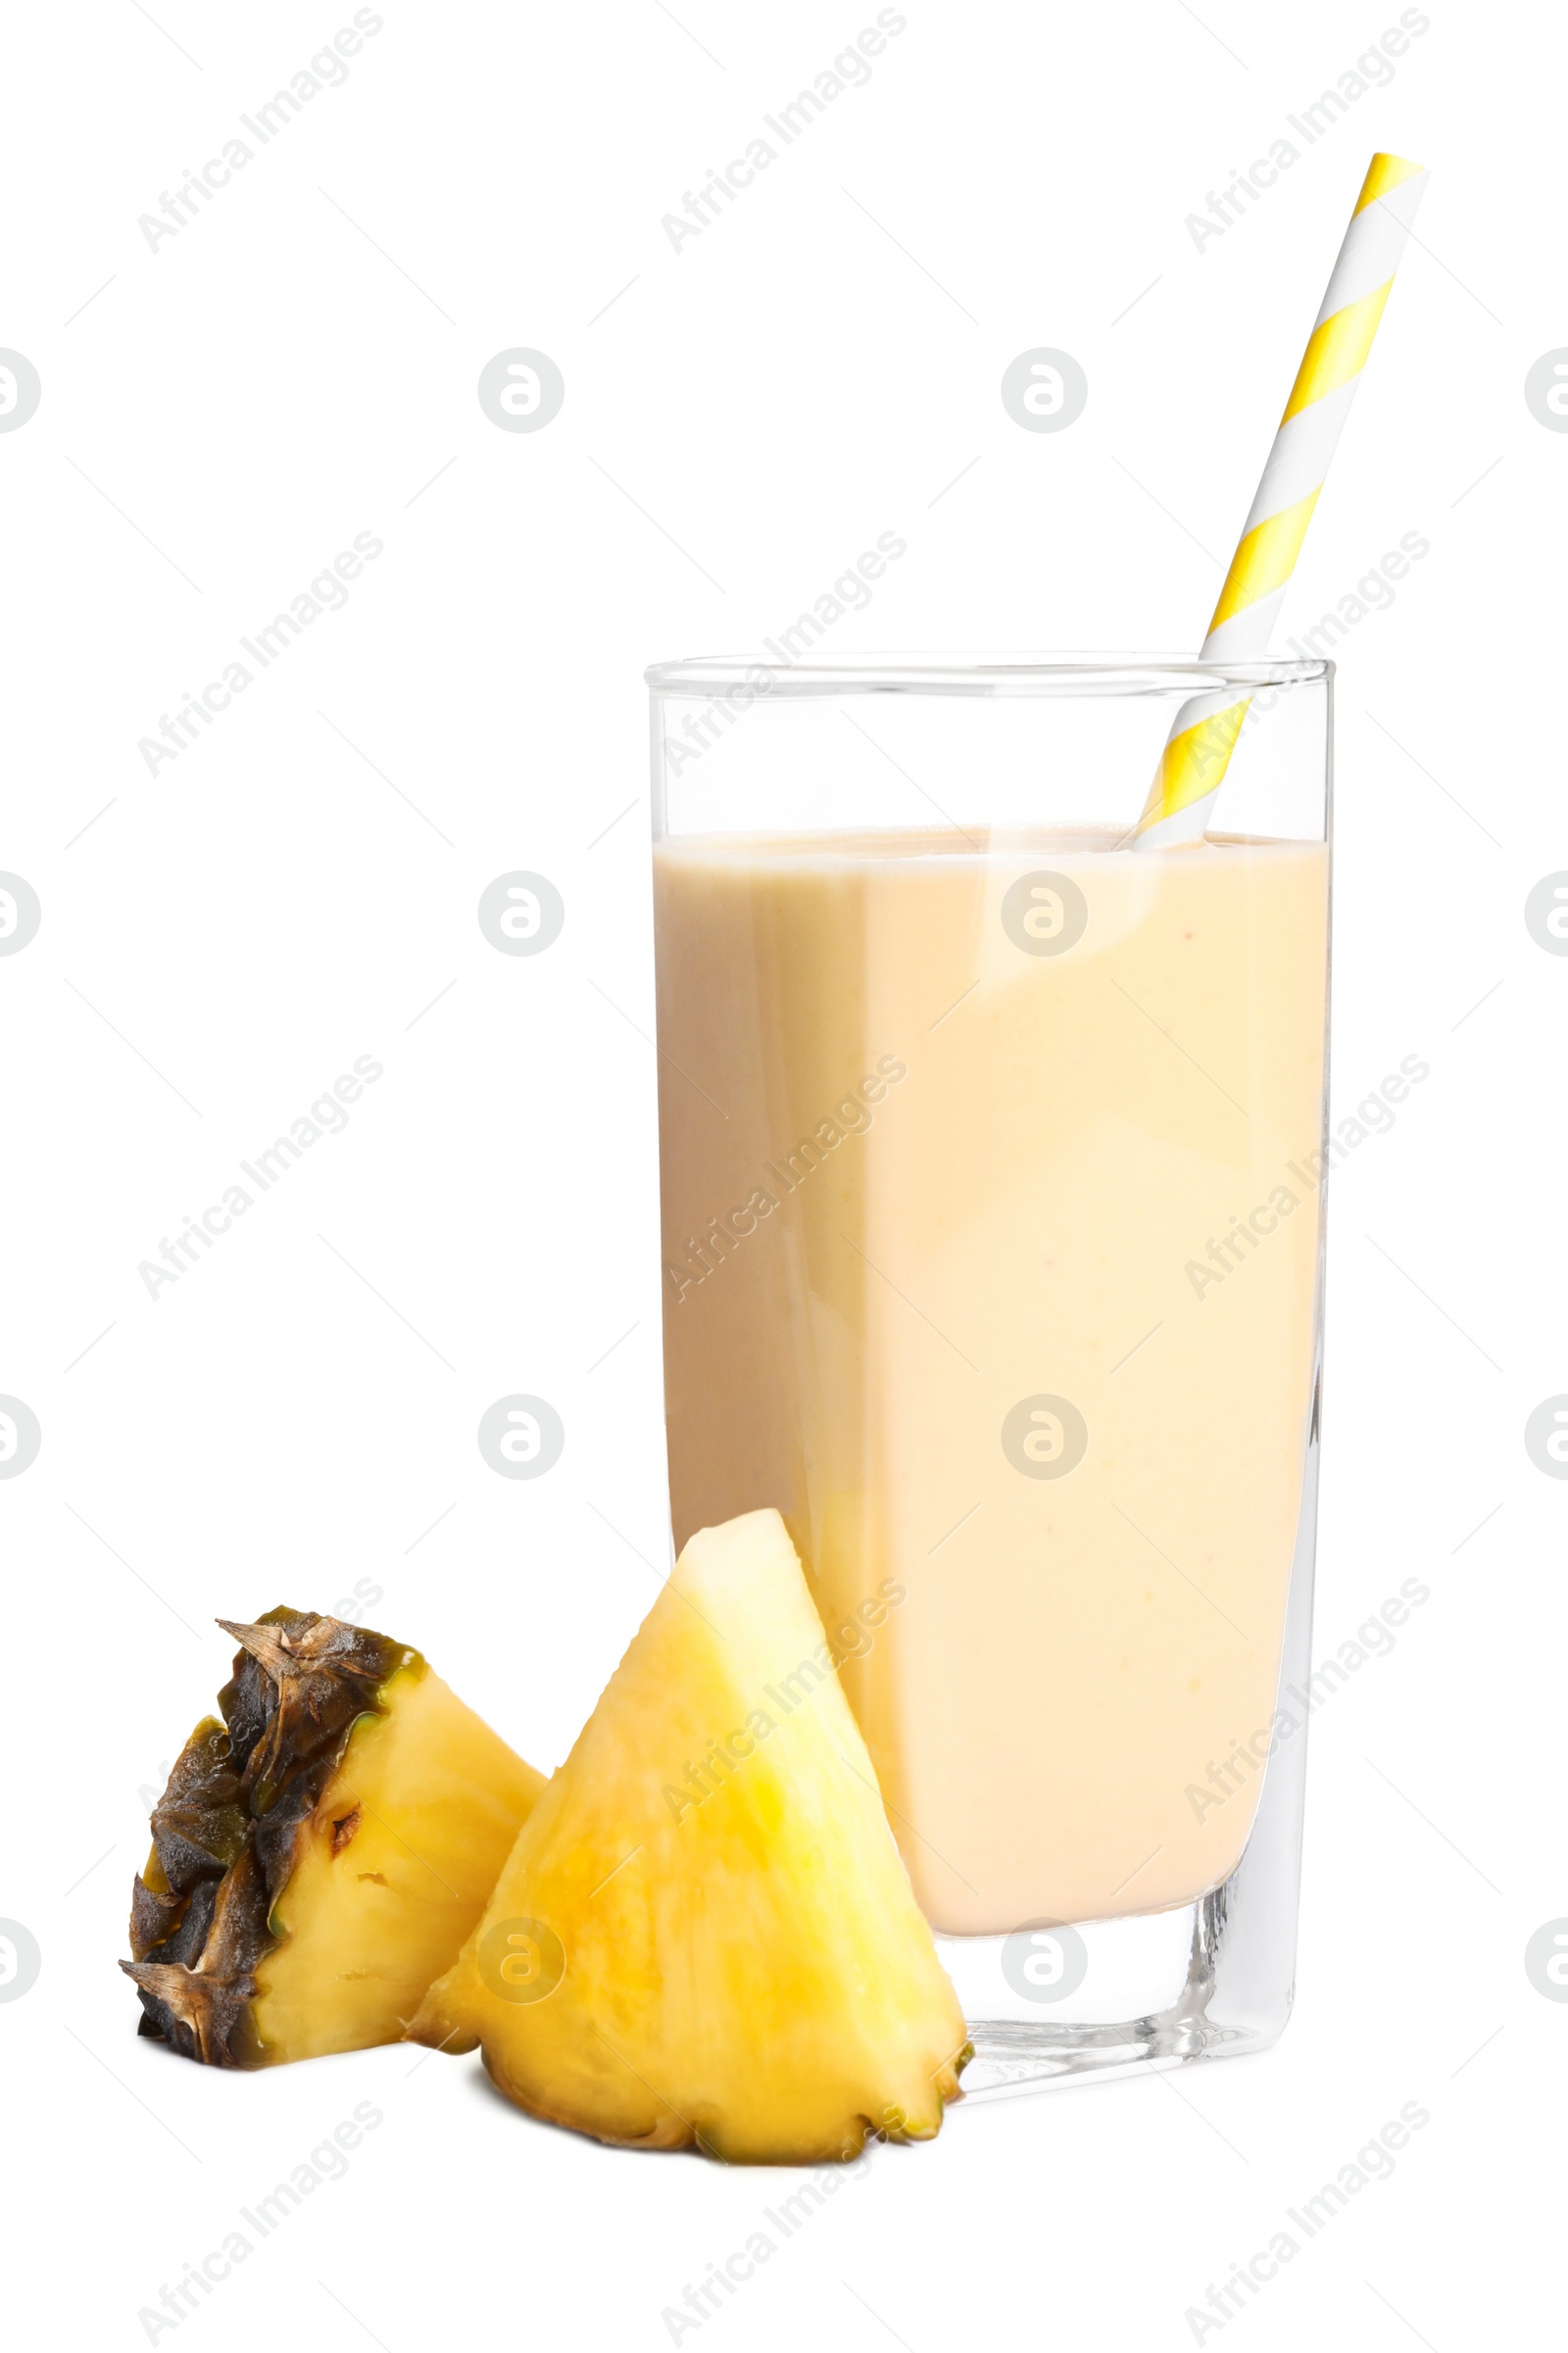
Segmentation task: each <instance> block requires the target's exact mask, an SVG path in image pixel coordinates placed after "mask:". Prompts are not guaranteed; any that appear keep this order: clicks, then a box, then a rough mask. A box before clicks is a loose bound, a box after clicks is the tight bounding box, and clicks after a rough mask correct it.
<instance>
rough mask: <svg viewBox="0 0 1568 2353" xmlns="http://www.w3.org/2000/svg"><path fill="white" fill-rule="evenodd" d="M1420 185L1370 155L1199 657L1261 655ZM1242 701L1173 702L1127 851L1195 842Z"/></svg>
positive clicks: (1395, 162)
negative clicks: (1162, 745) (1178, 707)
mask: <svg viewBox="0 0 1568 2353" xmlns="http://www.w3.org/2000/svg"><path fill="white" fill-rule="evenodd" d="M1426 186H1427V173H1426V172H1425V170H1424V168H1423V167H1422V166H1421V165H1420V164H1407V163H1406V162H1405V161H1404V160H1403V158H1402V157H1400V156H1397V155H1375V156H1374V157H1373V158H1372V163H1371V167H1370V169H1369V170H1368V172H1367V175H1366V178H1365V180H1364V181H1363V183H1362V187H1361V193H1360V195H1359V196H1358V197H1357V198H1356V201H1355V211H1354V212H1353V213H1352V214H1351V216H1350V225H1349V227H1348V229H1347V230H1346V232H1345V243H1344V244H1343V245H1342V246H1341V247H1340V258H1339V260H1338V261H1337V262H1336V263H1335V265H1334V274H1333V276H1332V277H1331V278H1330V279H1329V290H1328V292H1327V293H1326V294H1325V295H1324V297H1323V308H1322V309H1321V310H1320V311H1319V313H1318V315H1317V324H1316V325H1315V326H1314V327H1313V329H1312V333H1311V336H1310V337H1309V339H1308V342H1307V346H1306V351H1305V353H1304V355H1303V357H1302V360H1301V365H1300V367H1299V369H1298V370H1297V376H1296V382H1295V384H1294V385H1293V386H1292V388H1291V397H1290V399H1289V400H1288V401H1287V402H1286V404H1285V415H1284V416H1283V417H1281V418H1280V428H1279V431H1278V432H1277V433H1276V434H1275V436H1274V447H1273V448H1272V449H1271V450H1270V452H1269V457H1268V464H1267V465H1266V466H1264V468H1263V478H1262V480H1261V482H1259V484H1258V486H1257V496H1256V498H1255V499H1253V501H1252V511H1251V513H1250V515H1249V516H1248V518H1247V525H1246V528H1245V529H1244V530H1243V532H1242V536H1241V539H1240V541H1239V543H1238V545H1237V549H1236V553H1235V555H1234V556H1233V557H1232V558H1231V568H1230V570H1229V571H1228V572H1227V573H1226V575H1225V585H1224V587H1223V588H1222V589H1221V590H1220V592H1219V603H1218V604H1217V605H1216V606H1215V608H1214V617H1213V619H1212V620H1211V621H1210V622H1209V624H1208V635H1207V636H1206V637H1205V638H1204V640H1203V646H1202V652H1201V655H1200V656H1199V660H1200V661H1201V662H1258V661H1261V659H1262V658H1263V656H1264V655H1265V654H1266V653H1267V651H1268V641H1269V637H1270V635H1271V634H1272V631H1273V627H1274V619H1275V615H1276V614H1277V613H1278V612H1279V609H1280V606H1281V604H1282V603H1283V601H1284V598H1285V591H1286V589H1287V587H1288V586H1289V584H1290V577H1291V574H1292V572H1293V571H1294V570H1295V568H1296V559H1297V557H1298V556H1299V554H1300V552H1301V542H1302V540H1303V539H1304V538H1305V537H1306V526H1307V524H1308V523H1309V522H1310V521H1311V519H1312V510H1313V508H1314V507H1315V506H1316V505H1317V497H1318V492H1319V491H1320V490H1321V489H1322V487H1323V478H1324V476H1325V474H1326V473H1327V472H1328V469H1329V461H1330V459H1331V458H1332V457H1333V455H1334V451H1335V446H1336V444H1337V443H1338V441H1339V438H1340V434H1341V431H1342V430H1343V428H1344V425H1345V419H1346V417H1348V414H1349V409H1350V403H1351V401H1352V400H1353V399H1354V398H1355V388H1356V385H1357V384H1358V383H1359V382H1360V380H1361V370H1362V368H1364V367H1365V365H1366V356H1367V353H1368V352H1369V351H1370V350H1371V348H1372V338H1373V336H1374V335H1375V334H1376V333H1377V327H1378V320H1379V319H1381V318H1382V316H1383V306H1384V304H1385V303H1386V302H1387V301H1388V299H1389V290H1390V288H1391V287H1392V286H1393V284H1394V272H1395V270H1397V267H1398V263H1399V256H1400V255H1401V254H1402V253H1403V251H1404V244H1405V239H1406V238H1407V237H1408V235H1409V233H1410V223H1411V221H1413V220H1414V219H1415V211H1416V207H1417V205H1418V204H1419V203H1420V202H1421V199H1422V197H1423V196H1424V195H1425V194H1426ZM1250 701H1251V697H1250V695H1244V696H1242V697H1240V698H1239V699H1238V698H1237V697H1236V696H1235V695H1234V694H1205V695H1195V696H1193V697H1192V699H1191V700H1190V701H1189V702H1186V703H1184V704H1183V705H1182V708H1181V710H1180V711H1178V712H1177V714H1176V719H1175V723H1174V725H1173V726H1172V728H1171V731H1170V739H1169V741H1168V742H1167V744H1166V746H1165V750H1164V754H1163V756H1162V758H1161V760H1160V764H1159V772H1158V774H1157V775H1156V776H1155V778H1154V781H1153V783H1152V786H1151V787H1150V793H1149V799H1148V801H1147V802H1146V803H1145V805H1144V813H1143V815H1142V816H1141V817H1140V818H1139V820H1138V823H1137V825H1136V826H1135V827H1134V829H1133V832H1132V835H1131V836H1130V842H1131V846H1132V848H1134V849H1136V850H1169V849H1175V848H1178V847H1179V846H1181V845H1182V844H1184V843H1189V842H1197V841H1201V839H1202V836H1203V828H1204V826H1205V825H1206V823H1207V821H1208V812H1209V809H1211V807H1212V806H1213V801H1214V796H1215V794H1216V793H1217V792H1218V791H1219V788H1220V785H1221V783H1222V781H1223V779H1224V775H1225V769H1226V766H1227V764H1228V762H1229V760H1230V757H1231V753H1232V751H1233V750H1234V749H1235V745H1236V739H1237V737H1238V736H1239V735H1240V733H1241V731H1242V721H1243V719H1245V718H1246V716H1247V709H1248V705H1249V703H1250Z"/></svg>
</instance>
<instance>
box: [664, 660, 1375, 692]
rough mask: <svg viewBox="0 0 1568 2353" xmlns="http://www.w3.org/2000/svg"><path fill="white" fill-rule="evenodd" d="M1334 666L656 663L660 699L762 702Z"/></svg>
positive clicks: (1254, 685) (1310, 673) (1181, 684)
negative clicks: (743, 696) (725, 697)
mask: <svg viewBox="0 0 1568 2353" xmlns="http://www.w3.org/2000/svg"><path fill="white" fill-rule="evenodd" d="M1334 668H1335V665H1334V663H1333V662H1331V661H1327V660H1316V661H1306V662H1302V661H1299V660H1294V659H1293V660H1290V661H1287V660H1285V659H1284V658H1283V657H1282V658H1280V659H1278V660H1275V659H1272V658H1268V657H1265V658H1264V659H1263V660H1262V661H1259V662H1201V661H1199V660H1198V659H1197V658H1196V657H1195V656H1193V655H1190V654H1093V653H1087V654H1055V653H1051V654H945V653H937V654H849V655H845V656H844V657H843V658H842V659H840V660H838V661H834V662H804V661H803V662H781V661H769V660H768V659H767V658H766V657H764V656H762V655H760V654H694V655H688V656H686V657H684V658H683V659H681V660H680V661H676V662H651V663H650V664H649V666H648V668H647V669H646V670H645V671H644V672H643V676H644V678H645V679H646V681H647V683H648V686H649V688H650V690H651V692H652V693H654V694H655V695H680V696H694V697H701V698H708V697H711V696H713V695H722V694H728V693H732V692H733V691H734V690H735V689H736V688H737V687H745V688H746V689H748V691H749V694H750V695H752V696H760V695H767V696H768V697H770V698H771V697H775V696H776V697H779V698H781V699H783V698H790V697H798V696H809V695H822V696H826V695H857V694H859V695H878V694H883V695H897V694H908V695H973V696H991V697H1004V696H1043V697H1050V696H1060V697H1071V696H1095V695H1159V694H1172V693H1183V694H1193V693H1201V692H1203V691H1215V692H1223V693H1231V692H1233V691H1242V692H1249V691H1250V692H1252V693H1255V692H1256V691H1257V690H1258V689H1259V688H1261V687H1270V686H1304V685H1314V684H1316V683H1318V682H1319V681H1322V680H1330V679H1332V678H1333V676H1334Z"/></svg>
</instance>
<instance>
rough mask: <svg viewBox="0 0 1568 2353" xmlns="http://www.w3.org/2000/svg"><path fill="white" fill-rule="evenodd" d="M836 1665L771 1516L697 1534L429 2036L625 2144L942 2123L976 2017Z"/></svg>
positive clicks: (564, 2121) (807, 2147)
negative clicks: (929, 1914)
mask: <svg viewBox="0 0 1568 2353" xmlns="http://www.w3.org/2000/svg"><path fill="white" fill-rule="evenodd" d="M836 1663H837V1661H836V1657H835V1653H834V1651H833V1649H832V1646H831V1645H830V1643H829V1642H827V1641H826V1639H825V1638H824V1635H823V1630H822V1626H821V1623H820V1621H819V1619H818V1617H817V1615H816V1611H815V1608H814V1606H813V1604H812V1602H811V1598H810V1594H809V1591H808V1588H807V1585H806V1580H805V1577H804V1574H803V1572H802V1570H801V1566H800V1563H799V1560H798V1559H797V1557H796V1554H795V1551H794V1547H793V1545H792V1544H791V1543H790V1540H789V1536H788V1534H787V1532H786V1530H785V1528H784V1525H783V1522H782V1520H781V1519H780V1518H779V1516H778V1514H777V1513H776V1512H773V1511H761V1512H752V1513H748V1514H746V1515H745V1516H744V1517H743V1518H742V1519H740V1520H735V1521H731V1522H729V1523H728V1524H727V1525H726V1526H725V1527H724V1528H722V1529H707V1530H704V1531H702V1532H701V1533H700V1534H699V1535H697V1536H695V1537H693V1539H692V1540H691V1542H690V1544H688V1545H687V1547H686V1549H685V1551H684V1552H683V1553H682V1554H681V1557H680V1561H679V1562H678V1564H677V1566H676V1569H675V1571H674V1574H673V1576H672V1577H671V1579H670V1581H669V1584H668V1585H667V1586H666V1588H665V1590H664V1592H663V1593H662V1594H661V1596H660V1598H659V1599H658V1600H657V1601H656V1602H655V1604H654V1607H653V1609H652V1610H651V1611H650V1613H649V1616H648V1618H647V1619H646V1620H645V1622H644V1624H643V1626H642V1628H641V1629H640V1631H639V1632H638V1634H637V1635H636V1636H635V1637H634V1639H633V1641H632V1643H631V1646H630V1648H629V1649H628V1650H627V1652H626V1655H625V1657H624V1658H623V1659H622V1661H621V1664H620V1666H619V1668H618V1669H617V1670H616V1672H615V1674H614V1676H613V1678H612V1680H611V1682H610V1684H609V1685H608V1686H607V1687H606V1690H605V1691H604V1693H603V1695H602V1696H601V1698H600V1701H599V1704H598V1706H597V1707H596V1709H595V1710H594V1713H593V1715H592V1717H591V1718H590V1719H589V1722H588V1724H587V1725H586V1727H585V1728H584V1730H583V1732H582V1734H581V1735H580V1736H579V1739H578V1740H577V1743H576V1746H575V1747H574V1748H573V1750H572V1752H571V1755H570V1757H569V1758H568V1760H567V1762H566V1764H565V1765H564V1766H563V1768H562V1769H561V1771H560V1772H559V1773H558V1774H557V1775H556V1776H555V1778H554V1780H553V1781H552V1783H551V1785H550V1787H549V1789H548V1790H547V1791H546V1793H545V1795H544V1796H543V1797H542V1798H541V1800H540V1802H539V1804H538V1806H537V1807H536V1808H535V1810H534V1812H533V1814H532V1815H531V1816H530V1818H529V1820H528V1821H527V1823H525V1824H524V1826H523V1828H522V1831H521V1832H520V1833H519V1835H518V1838H517V1842H516V1845H515V1848H514V1849H513V1852H512V1855H511V1857H510V1859H509V1861H508V1863H507V1865H506V1868H505V1870H504V1871H503V1872H502V1874H501V1877H500V1880H499V1882H498V1884H497V1887H496V1889H495V1892H494V1894H493V1896H492V1898H491V1901H490V1904H489V1907H488V1909H487V1911H486V1913H485V1916H484V1919H483V1921H482V1922H481V1923H480V1925H479V1927H478V1929H477V1930H476V1932H475V1934H474V1935H473V1936H471V1937H470V1938H469V1940H468V1942H467V1944H466V1946H465V1948H464V1950H463V1952H462V1954H461V1955H460V1957H459V1959H458V1961H457V1963H456V1965H455V1967H454V1968H453V1969H452V1970H451V1971H449V1972H448V1974H447V1975H446V1976H445V1977H444V1978H442V1979H440V1980H439V1981H438V1982H437V1983H436V1984H435V1985H432V1986H431V1987H430V1990H429V1992H428V1994H427V1995H426V1997H425V2000H424V2002H423V2003H422V2005H421V2007H420V2009H419V2012H418V2015H417V2018H416V2020H415V2022H414V2026H413V2029H412V2034H413V2036H414V2038H415V2039H417V2040H418V2041H422V2042H427V2043H431V2044H436V2045H440V2046H441V2047H443V2048H445V2049H447V2050H449V2051H451V2050H464V2049H469V2050H471V2049H472V2048H473V2047H474V2045H475V2044H476V2043H477V2044H479V2045H480V2046H481V2048H482V2050H483V2055H484V2063H485V2066H486V2067H487V2069H488V2070H489V2072H490V2075H491V2077H492V2079H493V2080H494V2082H495V2083H496V2084H497V2085H498V2087H499V2088H500V2089H501V2090H502V2091H503V2092H505V2093H506V2094H507V2096H508V2097H509V2098H511V2099H513V2100H515V2102H516V2103H517V2104H518V2105H519V2106H520V2107H523V2108H525V2109H527V2110H528V2111H529V2112H530V2113H531V2114H533V2115H535V2116H538V2117H541V2118H543V2119H545V2120H546V2121H548V2122H550V2123H553V2124H560V2125H565V2126H569V2127H572V2128H574V2129H575V2130H577V2131H579V2132H588V2133H591V2134H593V2135H595V2136H596V2137H598V2138H599V2139H602V2140H607V2141H611V2142H613V2143H616V2144H618V2145H623V2146H630V2147H638V2148H665V2149H677V2148H689V2147H693V2146H698V2147H701V2148H703V2149H704V2150H705V2151H707V2152H708V2153H709V2154H711V2155H713V2156H717V2157H720V2158H722V2159H724V2160H726V2161H727V2162H729V2163H731V2164H742V2163H757V2164H813V2163H820V2162H822V2161H824V2160H833V2159H849V2158H852V2157H855V2156H857V2155H858V2153H859V2151H860V2150H861V2149H862V2148H863V2146H864V2145H865V2141H866V2139H867V2137H868V2136H870V2135H873V2134H875V2135H877V2136H879V2137H886V2138H889V2139H896V2140H918V2139H927V2138H930V2137H931V2136H932V2135H933V2134H934V2133H935V2132H937V2131H938V2130H939V2128H940V2126H941V2123H942V2117H943V2111H944V2107H945V2105H946V2103H947V2101H949V2100H951V2099H955V2098H956V2097H958V2096H959V2083H958V2076H959V2072H960V2070H961V2068H962V2066H963V2064H964V2062H965V2061H966V2059H967V2058H968V2056H969V2047H968V2043H967V2040H966V2031H965V2027H964V2022H963V2018H962V2014H961V2012H960V2011H959V2008H958V2004H957V2000H956V1995H955V1994H954V1991H953V1988H952V1985H950V1983H949V1981H948V1979H947V1976H946V1974H945V1973H944V1971H943V1969H942V1967H941V1965H940V1963H939V1961H938V1959H937V1956H936V1951H935V1947H934V1945H933V1943H932V1939H931V1932H930V1930H929V1928H928V1927H927V1925H926V1922H925V1920H924V1919H923V1917H922V1916H921V1914H920V1912H919V1910H918V1908H917V1906H916V1904H915V1901H914V1897H913V1894H912V1892H911V1890H910V1887H909V1882H908V1878H907V1873H906V1871H905V1868H904V1864H903V1862H902V1860H901V1859H900V1856H899V1853H898V1849H897V1847H896V1845H895V1844H894V1841H893V1838H892V1836H891V1834H890V1832H889V1829H888V1825H887V1820H886V1816H885V1814H884V1812H883V1808H882V1801H881V1796H880V1793H879V1791H878V1789H877V1784H876V1776H875V1773H874V1771H873V1769H872V1766H871V1762H870V1759H869V1757H868V1755H867V1754H866V1750H865V1746H864V1742H863V1741H862V1740H861V1737H860V1734H859V1732H858V1728H857V1726H856V1724H855V1721H854V1718H853V1717H852V1715H851V1713H850V1710H849V1707H848V1705H847V1703H846V1701H845V1699H844V1695H843V1693H842V1691H841V1690H840V1688H839V1684H838V1680H837V1676H836V1673H835V1672H834V1669H835V1666H836ZM732 1735H738V1736H739V1738H737V1739H732V1738H731V1736H732ZM725 1756H728V1757H729V1758H730V1760H731V1761H730V1764H729V1766H728V1768H727V1769H726V1768H725V1766H724V1765H723V1764H722V1763H721V1762H720V1761H718V1760H719V1759H721V1758H723V1757H725ZM704 1759H707V1760H708V1770H707V1773H706V1775H704V1776H701V1777H700V1778H699V1780H698V1782H697V1783H696V1784H695V1785H694V1784H692V1783H691V1782H689V1781H688V1780H687V1779H686V1775H687V1771H688V1767H689V1766H690V1765H692V1764H694V1763H699V1762H700V1761H701V1760H704ZM705 1786H706V1787H707V1794H706V1795H702V1796H699V1795H698V1794H697V1793H696V1792H697V1790H699V1789H703V1788H704V1787H705ZM551 1939H553V1940H554V1941H553V1944H551V1943H550V1940H551ZM509 1940H510V1943H511V1944H512V1946H513V1947H514V1948H515V1953H516V1954H517V1955H520V1956H521V1957H520V1959H518V1960H517V1962H516V1965H515V1967H513V1968H512V1969H511V1974H510V1977H509V1974H508V1968H509V1964H508V1961H507V1959H506V1957H505V1956H506V1952H507V1948H508V1944H509ZM547 1946H548V1947H549V1949H548V1950H547V1949H546V1948H547ZM541 1954H543V1955H544V1958H543V1962H542V1964H541V1962H540V1956H541ZM552 1954H553V1956H554V1958H553V1959H552V1957H551V1956H552ZM536 1964H539V1965H536Z"/></svg>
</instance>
